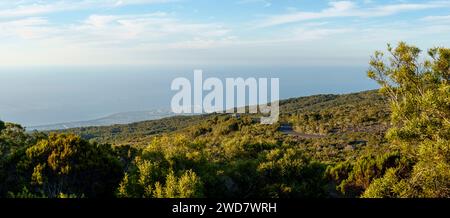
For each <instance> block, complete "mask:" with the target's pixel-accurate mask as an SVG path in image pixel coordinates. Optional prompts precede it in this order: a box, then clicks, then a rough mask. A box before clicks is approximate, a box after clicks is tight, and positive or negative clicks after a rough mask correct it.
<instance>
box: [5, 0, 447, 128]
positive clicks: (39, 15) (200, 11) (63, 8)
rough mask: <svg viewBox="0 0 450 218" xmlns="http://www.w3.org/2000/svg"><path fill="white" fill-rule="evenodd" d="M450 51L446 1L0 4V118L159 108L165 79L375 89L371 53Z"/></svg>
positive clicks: (32, 0)
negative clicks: (401, 45)
mask: <svg viewBox="0 0 450 218" xmlns="http://www.w3.org/2000/svg"><path fill="white" fill-rule="evenodd" d="M399 41H405V42H407V43H409V44H413V45H416V46H418V47H420V48H421V49H423V50H426V49H428V48H431V47H435V46H444V47H450V0H447V1H443V0H430V1H425V0H381V1H377V0H354V1H335V0H276V1H275V0H215V1H214V0H14V1H12V0H2V1H0V119H2V120H6V121H10V122H16V123H20V124H23V125H27V126H30V125H42V124H51V123H60V122H70V121H82V120H91V119H95V118H99V117H103V116H107V115H110V114H113V113H118V112H127V111H142V110H148V109H155V108H167V107H169V105H170V101H171V97H172V96H173V95H174V94H175V93H174V92H173V91H172V90H170V84H171V81H172V80H173V79H174V78H176V77H178V76H184V77H187V78H188V79H191V76H192V75H191V74H192V72H193V70H194V69H202V70H203V71H204V73H205V76H215V77H219V78H225V77H226V76H230V77H244V78H248V77H277V78H280V97H281V98H283V99H284V98H290V97H298V96H306V95H313V94H328V93H335V94H339V93H350V92H357V91H363V90H369V89H375V88H377V85H376V83H374V82H373V81H371V80H369V79H368V78H367V76H366V74H365V71H366V70H367V69H368V62H369V58H370V56H371V54H373V52H374V51H376V50H383V49H384V48H386V44H387V43H392V44H396V43H398V42H399Z"/></svg>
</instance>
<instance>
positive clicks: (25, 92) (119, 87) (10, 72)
mask: <svg viewBox="0 0 450 218" xmlns="http://www.w3.org/2000/svg"><path fill="white" fill-rule="evenodd" d="M194 69H202V70H203V78H204V79H206V78H208V77H218V78H219V79H222V80H224V79H225V78H229V77H230V78H236V77H242V78H244V79H245V78H249V77H255V78H261V77H265V78H279V80H280V98H281V99H286V98H291V97H300V96H308V95H315V94H343V93H351V92H358V91H364V90H370V89H376V88H377V84H376V83H374V82H373V81H371V80H370V79H368V78H367V76H366V73H365V71H366V70H367V67H348V66H334V67H331V66H326V67H324V66H310V67H250V66H246V67H201V66H200V67H195V68H193V67H190V68H187V67H172V69H167V68H165V69H157V68H154V67H144V66H139V67H127V66H118V67H28V68H21V69H18V68H11V69H8V68H3V69H0V119H1V120H4V121H8V122H15V123H20V124H22V125H25V126H37V125H47V124H54V123H63V122H75V121H84V120H92V119H97V118H101V117H105V116H108V115H111V114H115V113H121V112H131V111H146V110H155V109H168V108H170V102H171V99H172V96H173V95H174V94H175V93H176V92H175V91H172V90H171V89H170V85H171V83H172V81H173V80H174V79H175V78H178V77H186V78H187V79H189V80H191V81H193V71H194Z"/></svg>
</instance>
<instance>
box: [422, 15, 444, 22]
mask: <svg viewBox="0 0 450 218" xmlns="http://www.w3.org/2000/svg"><path fill="white" fill-rule="evenodd" d="M422 20H423V21H433V22H450V15H446V16H445V15H444V16H427V17H424V18H422Z"/></svg>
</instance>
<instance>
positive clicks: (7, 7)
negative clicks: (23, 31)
mask: <svg viewBox="0 0 450 218" xmlns="http://www.w3.org/2000/svg"><path fill="white" fill-rule="evenodd" d="M173 1H176V0H126V1H122V0H95V1H94V0H72V1H68V0H56V1H55V0H53V1H52V0H42V1H30V0H24V1H18V2H8V3H3V4H0V18H15V17H27V16H38V15H44V14H49V13H54V12H61V11H71V10H83V9H92V8H113V7H121V6H126V5H136V4H157V3H167V2H173Z"/></svg>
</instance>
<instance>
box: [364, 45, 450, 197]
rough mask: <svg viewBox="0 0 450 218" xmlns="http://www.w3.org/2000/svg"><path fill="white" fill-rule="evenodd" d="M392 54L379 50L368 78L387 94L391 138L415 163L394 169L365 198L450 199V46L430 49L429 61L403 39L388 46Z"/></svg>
mask: <svg viewBox="0 0 450 218" xmlns="http://www.w3.org/2000/svg"><path fill="white" fill-rule="evenodd" d="M388 52H389V54H390V57H389V58H388V59H387V60H386V59H385V58H384V54H383V53H382V52H375V55H374V56H373V57H372V59H371V61H370V65H371V68H370V70H369V71H368V76H369V77H370V78H372V79H374V80H375V81H376V82H378V84H380V85H381V89H380V92H381V93H383V94H385V95H386V96H388V98H389V103H390V106H391V111H392V115H391V124H392V128H391V129H390V130H389V131H388V133H387V138H388V139H389V140H390V142H391V144H392V146H393V147H395V148H398V149H400V150H401V151H402V154H403V155H404V156H406V157H407V158H409V159H411V160H413V167H412V170H411V171H406V172H405V170H402V169H396V170H390V171H389V173H386V175H385V176H384V177H383V178H380V179H379V180H377V181H376V182H374V183H373V184H371V187H369V188H368V190H367V191H366V193H365V194H364V196H365V197H384V196H386V197H450V84H449V79H450V49H449V48H433V49H430V50H429V51H428V55H429V57H430V58H431V59H429V60H425V61H421V55H420V54H421V50H420V49H419V48H417V47H414V46H410V45H407V44H406V43H404V42H401V43H399V44H398V46H397V47H396V48H392V47H391V46H390V45H388ZM394 177H396V178H394ZM393 183H395V185H394V184H393ZM383 184H391V185H383ZM395 187H402V188H395ZM386 189H390V190H386ZM381 193H389V195H384V194H381Z"/></svg>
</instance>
